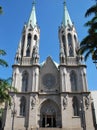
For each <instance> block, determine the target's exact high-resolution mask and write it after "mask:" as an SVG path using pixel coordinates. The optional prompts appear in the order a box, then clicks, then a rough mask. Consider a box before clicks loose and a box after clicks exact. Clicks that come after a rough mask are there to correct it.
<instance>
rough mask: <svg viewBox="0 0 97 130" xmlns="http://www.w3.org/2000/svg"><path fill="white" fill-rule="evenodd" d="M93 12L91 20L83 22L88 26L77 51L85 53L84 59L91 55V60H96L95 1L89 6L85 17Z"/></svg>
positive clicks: (96, 23)
mask: <svg viewBox="0 0 97 130" xmlns="http://www.w3.org/2000/svg"><path fill="white" fill-rule="evenodd" d="M92 14H93V17H92V18H91V20H89V21H88V22H86V23H85V26H86V27H88V35H87V36H86V37H85V38H84V39H83V40H82V41H81V44H80V49H79V53H80V54H85V60H87V58H88V57H89V55H92V60H94V61H95V60H97V3H96V4H95V5H93V6H92V7H90V8H89V9H88V10H87V11H86V13H85V17H89V16H91V15H92Z"/></svg>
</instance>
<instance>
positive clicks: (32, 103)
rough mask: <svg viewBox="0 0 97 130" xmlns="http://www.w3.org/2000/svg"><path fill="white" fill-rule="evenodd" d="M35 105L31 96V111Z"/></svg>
mask: <svg viewBox="0 0 97 130" xmlns="http://www.w3.org/2000/svg"><path fill="white" fill-rule="evenodd" d="M35 104H36V98H35V96H32V98H31V108H32V109H33V108H34V106H35Z"/></svg>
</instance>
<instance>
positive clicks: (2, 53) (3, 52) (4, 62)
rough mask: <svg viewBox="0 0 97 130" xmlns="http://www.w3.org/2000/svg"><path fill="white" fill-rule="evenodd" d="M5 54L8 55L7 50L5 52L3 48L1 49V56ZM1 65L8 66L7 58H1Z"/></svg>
mask: <svg viewBox="0 0 97 130" xmlns="http://www.w3.org/2000/svg"><path fill="white" fill-rule="evenodd" d="M5 55H6V52H5V51H4V50H1V49H0V57H1V56H5ZM0 65H1V66H5V67H8V64H7V62H6V61H5V60H3V59H1V58H0Z"/></svg>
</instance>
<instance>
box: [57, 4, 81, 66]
mask: <svg viewBox="0 0 97 130" xmlns="http://www.w3.org/2000/svg"><path fill="white" fill-rule="evenodd" d="M59 41H60V63H61V64H69V59H71V58H72V60H74V61H75V60H77V59H78V55H77V50H78V48H79V43H78V37H77V33H76V29H75V27H74V24H73V23H72V21H71V18H70V15H69V12H68V10H67V7H66V2H64V10H63V20H62V24H61V26H60V28H59ZM74 61H73V62H74Z"/></svg>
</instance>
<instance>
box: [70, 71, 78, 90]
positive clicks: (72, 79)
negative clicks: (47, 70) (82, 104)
mask: <svg viewBox="0 0 97 130" xmlns="http://www.w3.org/2000/svg"><path fill="white" fill-rule="evenodd" d="M70 82H71V90H72V92H74V91H77V77H76V73H75V71H73V70H72V71H71V73H70Z"/></svg>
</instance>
